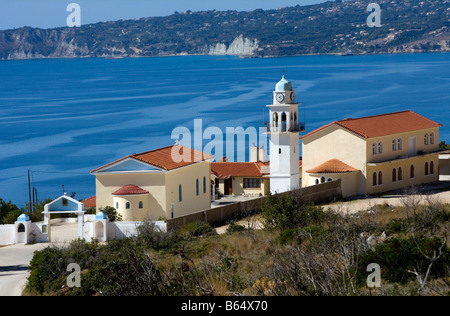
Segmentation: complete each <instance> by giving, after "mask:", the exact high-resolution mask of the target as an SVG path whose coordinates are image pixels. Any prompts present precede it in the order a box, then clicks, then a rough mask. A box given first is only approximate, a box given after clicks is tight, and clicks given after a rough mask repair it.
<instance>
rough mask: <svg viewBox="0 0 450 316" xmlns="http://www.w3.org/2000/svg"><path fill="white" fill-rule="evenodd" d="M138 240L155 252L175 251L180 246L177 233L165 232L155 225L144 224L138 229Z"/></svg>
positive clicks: (150, 223)
mask: <svg viewBox="0 0 450 316" xmlns="http://www.w3.org/2000/svg"><path fill="white" fill-rule="evenodd" d="M137 231H138V238H139V239H140V240H142V241H143V242H144V243H145V245H147V246H148V247H149V248H152V249H155V250H173V249H175V248H177V247H179V245H180V237H179V236H178V234H177V233H176V232H163V231H161V230H160V229H159V228H158V227H157V226H156V225H155V224H154V223H152V222H144V223H142V224H141V225H139V226H138V228H137Z"/></svg>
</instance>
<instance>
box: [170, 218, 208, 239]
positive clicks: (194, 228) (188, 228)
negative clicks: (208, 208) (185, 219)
mask: <svg viewBox="0 0 450 316" xmlns="http://www.w3.org/2000/svg"><path fill="white" fill-rule="evenodd" d="M215 234H216V230H215V229H213V228H212V227H211V225H209V224H206V223H203V222H200V221H197V222H193V223H189V224H186V225H184V226H181V227H180V228H179V230H178V235H179V236H180V238H182V239H190V238H192V237H200V236H208V235H215Z"/></svg>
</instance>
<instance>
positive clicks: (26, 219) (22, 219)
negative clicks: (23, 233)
mask: <svg viewBox="0 0 450 316" xmlns="http://www.w3.org/2000/svg"><path fill="white" fill-rule="evenodd" d="M17 221H18V222H29V221H30V217H29V216H28V215H27V214H22V215H20V216H19V217H17Z"/></svg>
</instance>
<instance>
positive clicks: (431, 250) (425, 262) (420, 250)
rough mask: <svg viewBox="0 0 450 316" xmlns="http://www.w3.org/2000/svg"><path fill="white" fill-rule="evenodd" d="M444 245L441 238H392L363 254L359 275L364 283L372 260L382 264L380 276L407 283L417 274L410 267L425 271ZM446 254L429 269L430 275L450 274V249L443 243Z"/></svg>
mask: <svg viewBox="0 0 450 316" xmlns="http://www.w3.org/2000/svg"><path fill="white" fill-rule="evenodd" d="M441 245H442V240H441V239H440V238H437V237H434V238H427V237H416V238H414V237H410V238H408V239H399V238H391V239H388V240H387V241H386V242H384V243H382V244H379V245H377V246H376V247H375V249H374V250H369V251H368V252H367V253H365V254H364V255H362V256H361V258H360V260H359V265H358V279H359V282H360V284H363V283H364V282H365V281H366V278H367V272H366V268H367V266H368V265H369V264H370V263H377V264H379V265H380V267H381V279H382V280H386V281H389V282H392V283H401V284H406V283H407V282H408V281H411V280H415V276H414V275H413V274H412V273H409V272H408V271H414V270H415V271H417V272H418V273H419V274H421V275H422V276H424V275H425V273H426V270H427V268H428V266H429V265H430V260H429V259H427V258H426V256H428V257H430V258H431V257H433V256H434V255H435V254H437V253H438V249H439V247H440V246H441ZM442 252H443V255H442V256H441V257H440V258H439V259H438V260H436V261H435V262H434V264H433V265H432V268H431V270H430V277H432V278H437V277H442V276H446V274H448V270H447V268H448V260H449V250H448V248H447V247H445V246H444V249H443V250H442Z"/></svg>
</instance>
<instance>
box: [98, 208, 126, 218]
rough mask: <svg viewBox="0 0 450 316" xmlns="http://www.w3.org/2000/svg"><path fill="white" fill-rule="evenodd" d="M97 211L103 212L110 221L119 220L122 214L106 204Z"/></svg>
mask: <svg viewBox="0 0 450 316" xmlns="http://www.w3.org/2000/svg"><path fill="white" fill-rule="evenodd" d="M99 212H103V213H105V215H106V216H107V217H108V219H109V221H110V222H121V221H122V215H121V214H120V213H119V212H117V210H116V209H115V208H114V207H112V206H106V207H105V208H101V209H99Z"/></svg>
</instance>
